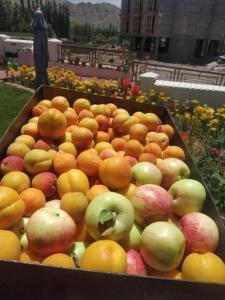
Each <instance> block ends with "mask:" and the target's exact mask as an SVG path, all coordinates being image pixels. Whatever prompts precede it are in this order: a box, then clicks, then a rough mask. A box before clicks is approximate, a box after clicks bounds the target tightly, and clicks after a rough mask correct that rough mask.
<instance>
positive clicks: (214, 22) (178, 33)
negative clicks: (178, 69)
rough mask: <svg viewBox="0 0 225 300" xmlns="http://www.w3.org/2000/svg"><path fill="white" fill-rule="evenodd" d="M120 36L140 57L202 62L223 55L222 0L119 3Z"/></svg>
mask: <svg viewBox="0 0 225 300" xmlns="http://www.w3.org/2000/svg"><path fill="white" fill-rule="evenodd" d="M121 34H122V36H124V37H127V38H129V40H130V42H131V50H134V51H138V53H139V55H140V56H142V57H143V56H145V57H146V56H148V57H149V58H152V59H156V60H162V61H167V62H176V63H205V62H208V61H210V60H212V57H214V56H217V55H219V54H221V53H224V48H225V43H224V41H225V0H122V1H121Z"/></svg>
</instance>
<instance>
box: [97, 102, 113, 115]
mask: <svg viewBox="0 0 225 300" xmlns="http://www.w3.org/2000/svg"><path fill="white" fill-rule="evenodd" d="M92 112H93V114H94V116H97V115H104V116H106V117H110V115H111V111H110V109H109V107H108V106H106V105H105V104H98V105H97V106H96V107H95V108H94V109H93V111H92Z"/></svg>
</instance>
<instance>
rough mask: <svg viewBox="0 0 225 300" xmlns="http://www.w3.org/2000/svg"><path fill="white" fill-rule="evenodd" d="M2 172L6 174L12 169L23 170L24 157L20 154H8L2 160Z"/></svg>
mask: <svg viewBox="0 0 225 300" xmlns="http://www.w3.org/2000/svg"><path fill="white" fill-rule="evenodd" d="M0 168H1V173H2V174H6V173H9V172H12V171H20V172H22V171H23V158H22V157H20V156H13V155H12V156H7V157H5V158H4V159H3V160H2V161H1V166H0Z"/></svg>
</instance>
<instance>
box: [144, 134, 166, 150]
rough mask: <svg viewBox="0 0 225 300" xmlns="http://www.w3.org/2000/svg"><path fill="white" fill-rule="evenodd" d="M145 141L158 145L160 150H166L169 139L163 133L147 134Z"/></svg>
mask: <svg viewBox="0 0 225 300" xmlns="http://www.w3.org/2000/svg"><path fill="white" fill-rule="evenodd" d="M146 140H147V142H148V143H156V144H158V145H159V146H160V147H161V148H162V150H164V149H166V147H167V146H168V145H169V138H168V136H167V135H166V134H165V133H162V132H159V133H157V132H153V131H151V132H149V133H148V134H147V137H146Z"/></svg>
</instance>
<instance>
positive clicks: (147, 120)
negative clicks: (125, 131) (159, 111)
mask: <svg viewBox="0 0 225 300" xmlns="http://www.w3.org/2000/svg"><path fill="white" fill-rule="evenodd" d="M140 123H142V124H144V125H145V126H147V127H148V130H149V131H155V130H156V128H157V126H158V125H160V124H161V120H160V119H159V117H158V116H157V115H156V114H153V113H146V114H144V115H143V116H140Z"/></svg>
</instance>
